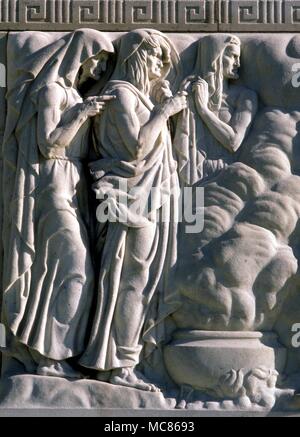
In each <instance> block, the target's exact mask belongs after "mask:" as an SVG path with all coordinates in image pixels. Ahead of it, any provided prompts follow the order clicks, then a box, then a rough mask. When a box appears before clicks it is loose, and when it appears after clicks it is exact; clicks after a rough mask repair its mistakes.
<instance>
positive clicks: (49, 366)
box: [37, 359, 83, 379]
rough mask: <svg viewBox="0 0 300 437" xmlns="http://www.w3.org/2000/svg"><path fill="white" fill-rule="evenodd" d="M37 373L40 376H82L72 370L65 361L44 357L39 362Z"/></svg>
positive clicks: (74, 377) (79, 377) (75, 377)
mask: <svg viewBox="0 0 300 437" xmlns="http://www.w3.org/2000/svg"><path fill="white" fill-rule="evenodd" d="M37 374H38V375H40V376H56V377H57V378H69V379H81V378H82V377H83V376H82V374H81V373H80V372H78V371H76V370H74V369H73V368H72V367H71V366H70V365H69V364H68V363H66V362H65V361H54V360H50V359H44V360H42V361H41V362H40V363H39V365H38V368H37Z"/></svg>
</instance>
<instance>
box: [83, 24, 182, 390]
mask: <svg viewBox="0 0 300 437" xmlns="http://www.w3.org/2000/svg"><path fill="white" fill-rule="evenodd" d="M177 59H178V58H177V56H176V52H175V50H174V49H173V48H172V46H171V44H170V41H169V40H168V39H167V38H166V37H165V36H164V35H162V34H161V33H160V32H158V31H155V30H138V31H133V32H130V33H128V34H127V35H125V36H124V37H122V38H121V40H120V44H119V50H118V59H117V65H116V69H115V72H114V73H113V76H112V80H111V81H110V82H109V83H108V85H107V87H106V93H107V94H113V95H116V96H117V99H116V100H114V101H112V102H110V103H109V104H108V105H107V107H106V110H105V111H104V113H103V115H102V116H101V117H100V119H99V120H98V123H96V124H95V137H96V147H97V149H98V151H99V152H100V154H101V156H102V159H101V160H99V161H97V162H95V163H93V164H92V166H91V169H92V171H93V173H94V178H95V180H96V182H95V184H94V189H95V191H96V194H97V198H98V199H104V197H106V201H104V202H102V204H100V207H99V209H98V213H97V218H98V220H99V221H100V222H101V221H102V220H103V221H102V223H103V222H104V221H105V217H104V211H108V216H107V221H108V228H107V234H106V240H105V244H104V248H103V253H102V261H101V268H100V279H99V287H98V302H97V308H96V312H95V317H94V323H93V328H92V332H91V336H90V340H89V344H88V347H87V349H86V351H85V354H84V355H83V357H82V358H81V360H80V363H81V364H82V365H83V366H86V367H89V368H93V369H97V370H99V371H110V370H116V369H120V372H119V374H118V376H113V377H112V378H111V379H110V381H111V382H113V383H116V384H121V385H128V386H132V387H136V388H141V389H144V390H149V389H153V386H151V385H148V384H144V383H143V380H141V379H139V378H137V376H136V375H137V374H136V373H132V370H133V369H135V367H136V366H137V365H138V364H139V363H140V362H141V361H142V360H143V358H145V357H147V356H148V355H149V354H150V353H151V352H152V351H153V347H154V346H157V345H158V344H159V343H160V342H161V341H162V340H166V338H167V333H166V329H165V328H166V325H165V323H163V322H164V321H165V320H166V318H167V316H168V315H169V314H171V313H172V312H173V311H174V310H175V309H176V308H177V307H178V305H179V302H178V299H177V295H175V294H174V293H173V289H174V287H172V285H171V271H172V268H173V266H174V264H175V261H176V232H177V226H176V215H177V212H178V203H177V202H178V195H179V192H178V190H179V183H178V176H177V165H176V162H175V160H174V158H173V154H172V144H171V138H170V133H169V131H168V127H167V120H168V117H169V116H170V115H173V113H172V114H171V113H168V111H169V109H170V103H166V105H165V106H163V107H162V106H157V107H155V106H154V104H153V101H152V100H151V97H150V96H151V90H152V88H153V86H154V85H157V81H162V80H163V79H164V78H165V77H166V75H167V74H168V72H169V71H170V68H171V67H172V63H173V62H174V64H173V65H174V67H175V66H176V62H177ZM173 83H174V82H173ZM175 86H176V85H175ZM176 98H177V99H179V100H180V99H181V97H180V96H179V97H174V98H173V99H176ZM171 100H172V99H171ZM179 100H178V102H179ZM176 102H177V100H176ZM181 109H182V108H181V107H180V102H179V109H178V110H176V111H175V113H176V112H179V111H180V110H181ZM167 113H168V115H166V114H167ZM147 129H148V130H147ZM146 131H147V134H146ZM143 138H144V139H143ZM145 150H146V151H145ZM137 205H138V206H139V207H135V206H137ZM126 369H127V373H126V371H125V370H126ZM122 371H123V373H122ZM112 375H115V372H113V373H112Z"/></svg>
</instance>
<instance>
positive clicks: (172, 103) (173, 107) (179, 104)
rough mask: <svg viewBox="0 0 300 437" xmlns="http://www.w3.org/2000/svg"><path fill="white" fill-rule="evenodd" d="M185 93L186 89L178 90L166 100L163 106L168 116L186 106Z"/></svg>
mask: <svg viewBox="0 0 300 437" xmlns="http://www.w3.org/2000/svg"><path fill="white" fill-rule="evenodd" d="M187 95H188V93H187V92H186V91H179V92H178V93H177V94H175V96H174V97H172V98H171V99H169V100H168V102H167V103H166V104H165V107H164V110H165V111H166V112H167V116H168V117H172V116H173V115H175V114H178V113H179V112H181V111H182V110H183V109H186V108H187Z"/></svg>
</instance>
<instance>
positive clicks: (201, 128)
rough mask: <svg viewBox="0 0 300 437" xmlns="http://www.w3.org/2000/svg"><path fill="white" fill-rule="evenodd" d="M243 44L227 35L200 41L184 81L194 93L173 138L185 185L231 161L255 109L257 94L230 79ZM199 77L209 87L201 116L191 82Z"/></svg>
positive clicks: (210, 174)
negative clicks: (234, 84)
mask: <svg viewBox="0 0 300 437" xmlns="http://www.w3.org/2000/svg"><path fill="white" fill-rule="evenodd" d="M240 46H241V42H240V40H239V39H238V38H237V37H236V36H234V35H227V34H218V35H209V36H205V37H204V38H202V39H201V40H200V42H199V47H198V55H197V60H196V66H195V69H194V73H193V75H192V76H191V77H189V78H188V80H187V82H186V88H187V89H189V91H190V92H191V93H190V96H189V107H188V109H186V110H185V111H184V112H183V113H182V114H181V115H180V117H179V119H178V123H177V130H176V135H175V139H174V148H175V149H176V154H177V160H178V172H179V177H180V180H181V184H182V185H192V184H194V183H196V182H197V181H201V180H202V179H204V178H207V177H209V178H210V177H214V176H216V175H217V174H218V172H219V171H220V170H222V169H224V168H226V167H227V165H229V164H231V163H233V162H234V152H235V151H236V150H237V148H238V147H239V146H240V145H241V143H242V141H243V139H244V137H245V135H246V133H247V130H248V128H249V126H250V123H251V121H252V119H253V116H254V115H255V113H256V96H255V93H253V92H252V91H250V90H246V88H244V87H238V86H233V87H231V88H230V87H229V85H228V84H227V82H228V80H231V79H233V80H235V79H238V74H237V70H238V68H239V66H240ZM224 58H226V59H225V61H224ZM224 62H227V65H225V63H224ZM227 70H228V71H227ZM197 80H200V81H202V85H203V84H204V85H205V86H206V87H207V90H208V102H207V105H206V108H205V109H206V111H204V112H205V116H201V114H200V113H199V109H198V107H197V102H196V94H195V89H194V88H193V84H192V82H193V81H196V82H197ZM224 87H225V89H224ZM202 91H203V90H202ZM248 100H249V101H250V105H251V107H250V110H249V108H248V109H247V103H248ZM207 113H208V116H207ZM243 113H245V115H244V116H243V115H242V116H241V114H243ZM220 132H221V133H220Z"/></svg>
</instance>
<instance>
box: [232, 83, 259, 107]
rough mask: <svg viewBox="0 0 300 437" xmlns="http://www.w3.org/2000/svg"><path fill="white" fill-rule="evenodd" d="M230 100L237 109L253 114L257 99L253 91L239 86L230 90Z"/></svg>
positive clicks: (234, 86)
mask: <svg viewBox="0 0 300 437" xmlns="http://www.w3.org/2000/svg"><path fill="white" fill-rule="evenodd" d="M230 99H231V102H232V104H233V106H234V107H236V108H237V109H243V110H245V109H246V110H249V111H251V112H255V111H256V110H257V105H258V97H257V94H256V92H255V91H253V90H251V89H250V88H247V87H245V86H241V85H233V86H232V87H231V88H230Z"/></svg>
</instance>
